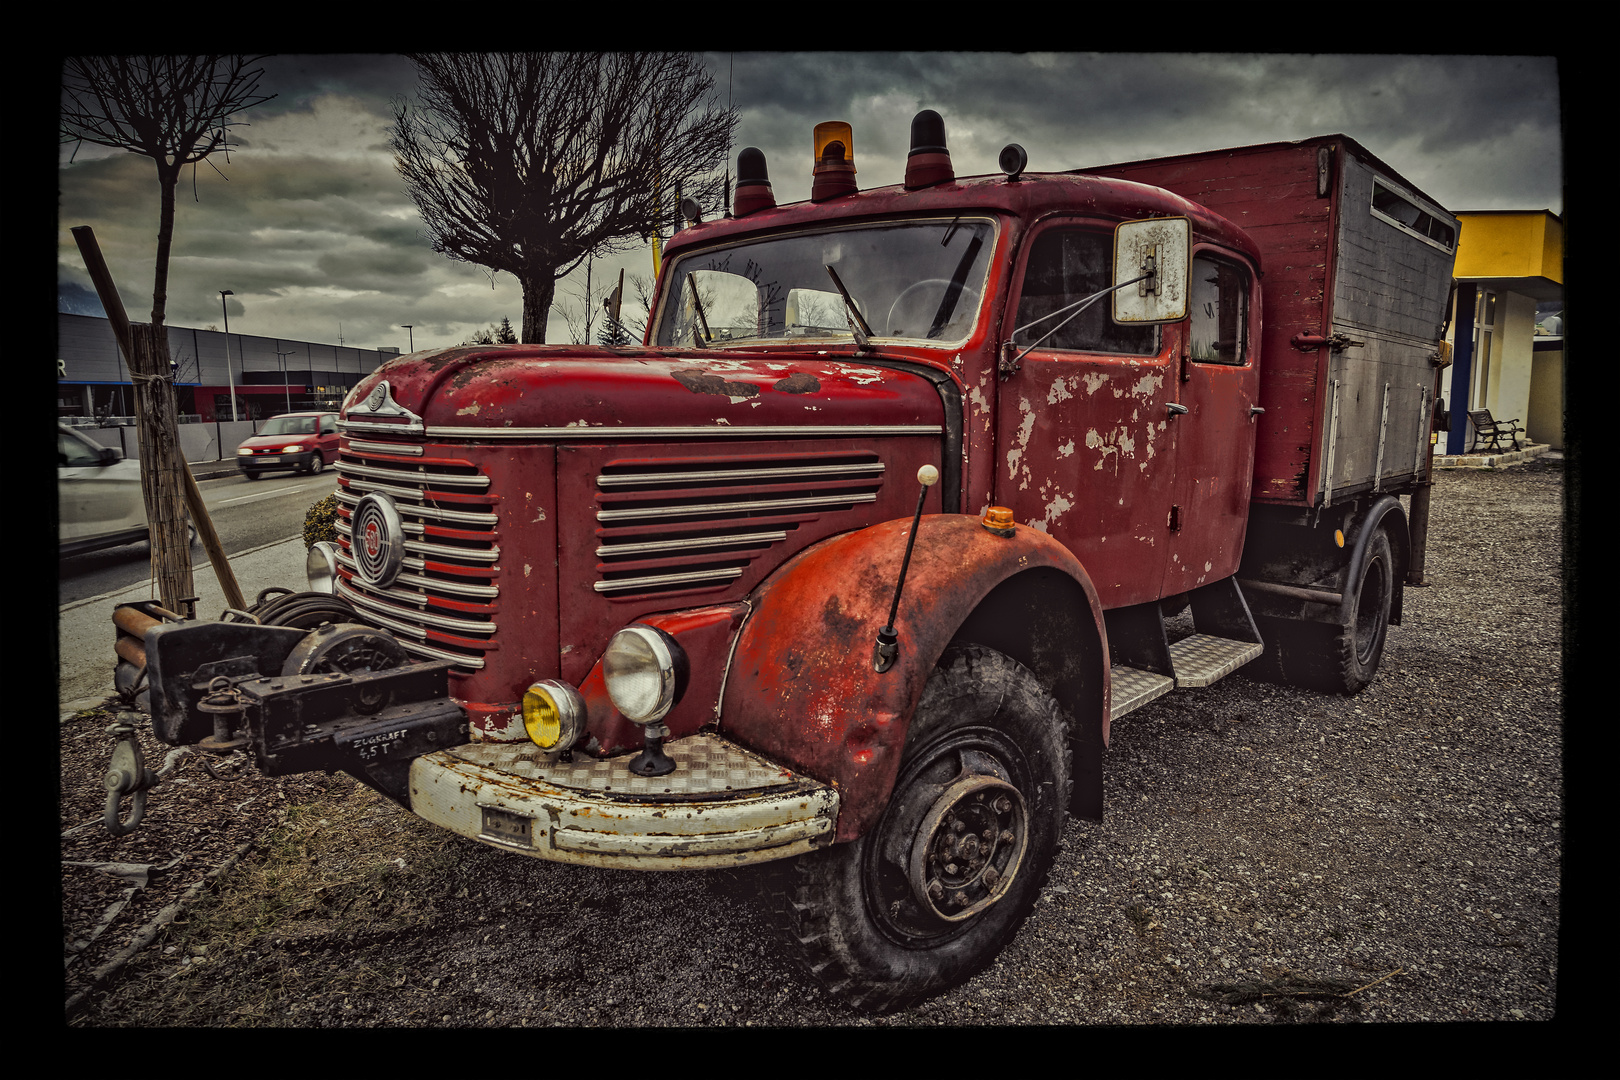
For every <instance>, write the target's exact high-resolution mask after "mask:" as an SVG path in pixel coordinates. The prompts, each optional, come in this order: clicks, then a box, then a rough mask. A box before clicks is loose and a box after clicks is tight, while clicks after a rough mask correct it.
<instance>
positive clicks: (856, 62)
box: [59, 52, 1562, 346]
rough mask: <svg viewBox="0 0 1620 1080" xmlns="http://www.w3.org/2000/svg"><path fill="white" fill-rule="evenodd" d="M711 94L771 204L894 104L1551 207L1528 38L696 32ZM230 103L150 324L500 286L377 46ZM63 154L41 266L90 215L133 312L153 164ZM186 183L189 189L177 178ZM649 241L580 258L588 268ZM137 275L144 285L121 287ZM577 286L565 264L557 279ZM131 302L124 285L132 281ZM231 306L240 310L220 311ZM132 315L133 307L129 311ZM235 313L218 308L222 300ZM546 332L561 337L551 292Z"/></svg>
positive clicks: (438, 312)
mask: <svg viewBox="0 0 1620 1080" xmlns="http://www.w3.org/2000/svg"><path fill="white" fill-rule="evenodd" d="M704 59H705V61H706V63H707V64H708V66H709V70H710V72H711V73H712V74H713V76H714V92H715V96H716V97H717V98H718V99H719V100H720V101H721V102H722V103H726V102H728V101H729V102H730V103H732V104H734V105H735V106H736V107H737V109H738V111H739V118H740V120H739V124H738V128H737V132H736V141H735V143H734V145H733V147H732V149H731V153H730V155H729V157H730V160H729V162H728V163H727V164H728V166H729V167H731V168H733V169H734V168H735V162H736V153H737V151H738V150H739V149H741V148H742V147H743V146H749V145H752V146H758V147H760V148H761V149H763V150H764V151H765V153H766V155H767V158H768V160H769V163H770V174H771V179H772V182H773V185H774V187H775V192H776V197H777V199H778V200H779V201H780V202H791V201H796V200H800V199H804V198H807V197H808V195H809V190H810V178H811V161H810V155H811V129H812V128H813V126H814V125H815V124H816V123H817V122H819V121H822V120H847V121H849V122H850V123H851V124H853V125H854V128H855V135H854V143H855V156H856V161H857V166H858V169H859V173H858V181H859V183H860V184H861V186H862V187H876V186H882V185H888V184H894V183H898V182H899V181H900V180H901V178H902V176H903V173H904V168H905V155H906V150H907V142H908V138H909V132H910V123H911V118H912V116H913V115H914V114H915V113H916V112H917V110H919V109H922V108H932V109H935V110H937V111H939V112H940V113H941V114H942V115H943V116H944V118H945V124H946V130H947V134H948V138H949V142H950V146H951V151H952V156H953V160H954V163H955V167H956V172H957V174H958V175H959V176H968V175H973V174H978V173H991V172H994V171H995V170H996V167H997V166H996V158H997V155H998V153H999V152H1000V150H1001V148H1002V146H1004V145H1005V144H1006V143H1008V142H1019V143H1022V144H1023V145H1024V147H1025V148H1026V150H1027V151H1028V154H1029V164H1030V168H1031V169H1033V170H1061V169H1071V168H1077V167H1086V166H1094V165H1102V164H1107V163H1111V162H1119V161H1129V160H1134V159H1138V158H1145V157H1155V156H1162V155H1167V154H1181V153H1191V152H1195V151H1202V150H1211V149H1217V148H1220V147H1228V146H1241V145H1245V144H1251V143H1258V142H1269V141H1276V140H1287V139H1300V138H1305V137H1308V136H1312V135H1322V134H1332V133H1336V132H1342V133H1344V134H1347V135H1350V136H1351V137H1353V138H1355V139H1356V140H1358V141H1359V142H1361V143H1362V144H1363V145H1364V146H1366V147H1367V149H1368V150H1370V151H1372V152H1373V153H1374V154H1376V155H1378V156H1379V157H1380V158H1382V159H1383V160H1384V161H1386V162H1387V163H1388V164H1390V165H1391V166H1392V167H1394V168H1395V169H1396V170H1398V171H1399V172H1401V173H1402V174H1403V175H1404V176H1405V177H1406V178H1407V179H1408V180H1410V181H1411V182H1413V183H1414V184H1416V185H1418V186H1419V187H1420V188H1422V189H1423V190H1425V191H1426V192H1427V193H1428V194H1430V195H1431V196H1433V197H1434V198H1436V199H1437V200H1439V201H1440V202H1441V203H1442V204H1443V205H1446V206H1447V207H1449V208H1451V209H1495V208H1519V209H1536V208H1541V207H1547V208H1549V209H1553V210H1554V211H1559V210H1561V209H1562V200H1561V187H1560V170H1561V163H1562V149H1561V143H1560V135H1559V130H1558V108H1559V101H1558V81H1557V68H1556V65H1555V62H1554V61H1553V60H1552V59H1550V58H1544V57H1499V56H1497V57H1456V56H1440V57H1425V56H1366V55H1355V56H1345V55H1303V54H1301V55H1280V54H1173V53H1157V54H1155V53H1148V54H1123V53H1106V54H1088V53H1054V54H1042V53H1020V54H1012V53H988V52H986V53H870V52H862V53H814V54H813V53H735V54H732V53H709V54H706V55H705V57H704ZM262 65H263V67H264V69H265V74H264V79H263V83H262V85H261V89H262V90H263V91H264V92H268V93H274V94H276V95H277V96H276V97H275V98H274V99H273V100H271V101H269V102H266V103H264V104H262V105H259V106H257V107H255V108H253V109H250V110H248V111H246V112H245V113H243V114H242V115H241V116H240V117H239V118H238V119H240V120H241V121H242V123H241V124H240V125H239V126H237V127H235V128H233V129H232V130H233V135H234V136H235V138H236V139H237V141H238V144H239V150H238V152H233V153H232V154H231V155H230V156H229V159H228V160H226V159H225V158H223V157H222V158H219V159H217V160H216V163H217V164H218V166H219V169H220V171H221V172H223V174H224V175H223V176H221V175H219V174H218V173H216V172H215V171H214V169H213V167H212V166H210V165H207V164H205V165H203V166H201V167H199V168H198V169H197V170H196V172H195V175H194V176H193V175H192V174H191V173H188V175H187V176H186V177H185V179H184V180H183V181H182V183H181V185H180V189H179V191H178V192H177V197H178V200H179V205H178V216H177V223H176V231H175V255H174V258H175V263H174V270H173V273H172V276H171V280H170V283H169V294H170V299H169V317H170V319H171V320H172V321H175V322H178V323H182V324H191V325H207V324H208V323H210V322H218V321H219V318H220V314H219V295H218V292H219V290H220V289H223V288H231V289H233V290H235V293H236V296H234V297H233V298H231V299H232V304H233V305H237V306H233V307H232V308H231V311H232V315H231V320H232V324H231V328H232V329H233V330H237V329H242V330H244V331H245V332H248V333H265V334H273V333H281V334H283V335H288V336H301V337H308V338H310V339H312V340H331V341H335V340H336V339H337V337H338V335H339V333H341V334H342V335H343V336H344V338H345V339H346V340H347V341H349V343H351V344H354V343H364V344H374V345H377V344H391V343H393V338H394V336H396V335H397V336H399V337H400V339H401V340H400V342H399V344H401V345H403V344H404V341H403V338H404V336H405V334H404V331H403V330H401V329H400V328H399V326H398V324H399V323H403V322H411V323H413V324H414V325H415V327H416V343H417V345H418V346H424V345H437V344H451V343H454V342H457V341H461V340H464V339H465V338H466V337H467V336H469V335H470V334H471V333H472V332H473V331H474V330H476V329H478V328H481V327H484V326H487V325H489V324H490V323H491V322H496V321H499V319H500V318H501V317H503V316H505V317H508V318H510V319H512V321H513V322H514V323H516V322H518V321H519V320H520V318H521V316H522V303H521V297H520V294H519V290H518V288H517V285H516V282H515V281H513V280H512V278H511V277H510V276H509V275H506V274H497V275H493V276H491V275H490V274H488V273H487V272H486V271H484V270H482V269H480V268H478V267H475V266H470V265H467V264H464V263H457V262H453V261H451V260H449V259H447V258H445V257H444V256H442V255H438V254H435V253H434V252H433V251H432V249H431V246H430V244H429V241H428V240H427V238H426V237H425V235H424V234H425V227H424V225H423V222H422V220H421V217H420V215H419V214H418V213H417V211H416V208H415V207H414V205H413V204H412V203H411V201H410V199H409V198H408V196H407V195H406V194H405V191H404V188H403V185H402V183H401V181H400V178H399V176H398V174H397V172H396V170H395V168H394V160H393V154H392V152H391V151H390V150H389V149H388V145H387V143H388V131H389V128H390V126H391V125H392V123H393V105H392V102H393V101H394V100H396V99H398V98H401V97H404V96H409V95H413V94H414V93H415V90H416V74H415V69H414V67H413V66H412V64H411V63H410V61H408V60H407V59H405V58H404V57H403V56H398V55H385V54H378V55H308V56H275V57H267V58H266V59H265V60H264V61H262ZM71 149H72V148H71V147H70V148H68V149H66V150H64V151H63V153H62V157H61V162H62V166H61V171H60V174H59V181H60V186H61V213H62V218H61V220H62V230H61V240H60V251H61V255H60V269H59V277H60V279H61V280H62V281H63V282H64V283H67V284H74V285H85V284H87V283H88V278H87V276H86V275H85V273H84V270H83V266H82V264H81V263H80V261H79V258H78V255H77V252H76V250H75V248H74V246H73V243H72V239H71V237H70V236H69V234H68V232H67V230H68V227H69V226H71V225H75V224H80V223H86V224H92V225H94V226H95V228H96V232H97V236H98V239H99V240H100V241H101V244H102V247H103V251H104V252H105V253H106V255H107V257H108V261H109V263H110V264H111V265H112V267H113V272H114V275H115V276H116V277H117V279H118V280H119V281H120V283H121V284H122V287H123V290H124V293H125V300H126V304H127V305H128V306H129V308H130V310H131V312H132V314H134V313H136V312H141V313H144V311H145V309H146V308H148V307H149V306H150V290H151V278H152V260H153V253H154V237H155V235H156V225H157V212H158V207H157V183H156V176H155V170H154V169H153V167H152V164H151V162H149V161H147V160H145V159H144V158H139V157H136V156H134V155H129V154H122V153H118V152H114V151H108V150H102V149H99V148H93V147H81V148H80V152H79V156H78V158H77V160H76V161H75V162H74V163H73V164H71V165H69V164H67V161H68V154H69V153H70V152H71ZM193 182H195V196H194V195H193ZM649 263H650V260H649V258H648V255H647V252H646V251H645V250H642V251H634V252H626V253H623V254H622V255H619V256H615V257H612V258H599V259H597V260H596V262H595V264H594V266H595V273H596V274H597V281H596V284H595V286H593V288H595V287H599V286H600V282H601V280H603V279H605V278H606V277H607V276H610V275H613V274H615V273H616V270H617V267H618V266H620V265H623V266H626V267H628V268H629V269H630V271H631V272H632V273H643V274H645V273H647V272H648V270H649V269H650V266H649ZM143 292H144V296H143V295H142V293H143ZM582 292H583V268H582V269H581V270H580V271H576V272H575V273H574V274H573V275H571V276H570V278H569V279H568V280H567V281H565V282H562V283H560V284H559V288H558V296H559V299H560V300H567V298H569V297H574V298H576V300H577V298H578V296H579V295H580V294H582ZM132 300H134V301H135V302H131V301H132ZM239 310H240V314H239V313H238V312H239ZM137 317H144V316H143V315H139V316H137ZM239 319H240V320H241V325H240V326H239V324H238V320H239ZM549 321H550V326H551V330H550V332H549V334H548V340H552V341H557V340H563V339H565V336H564V334H563V329H564V318H563V315H562V313H561V311H560V310H558V309H553V311H552V312H551V317H550V320H549Z"/></svg>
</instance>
